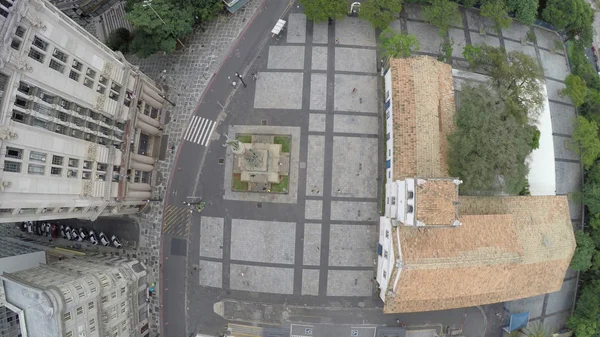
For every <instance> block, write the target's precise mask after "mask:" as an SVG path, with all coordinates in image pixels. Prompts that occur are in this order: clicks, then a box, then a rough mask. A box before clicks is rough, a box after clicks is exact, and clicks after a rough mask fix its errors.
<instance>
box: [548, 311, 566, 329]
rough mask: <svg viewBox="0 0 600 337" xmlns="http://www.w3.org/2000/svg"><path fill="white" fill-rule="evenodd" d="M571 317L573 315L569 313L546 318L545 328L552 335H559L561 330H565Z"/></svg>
mask: <svg viewBox="0 0 600 337" xmlns="http://www.w3.org/2000/svg"><path fill="white" fill-rule="evenodd" d="M570 316H571V314H570V313H569V312H568V311H567V312H561V313H560V314H556V315H552V316H550V317H546V318H544V327H545V328H546V329H548V331H549V332H550V333H557V332H558V331H560V330H561V329H564V328H565V326H566V325H567V321H568V320H569V317H570Z"/></svg>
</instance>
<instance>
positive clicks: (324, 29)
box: [312, 21, 329, 44]
mask: <svg viewBox="0 0 600 337" xmlns="http://www.w3.org/2000/svg"><path fill="white" fill-rule="evenodd" d="M328 30H329V23H328V22H327V21H326V22H313V41H312V42H313V44H314V43H319V44H326V43H327V42H329V31H328Z"/></svg>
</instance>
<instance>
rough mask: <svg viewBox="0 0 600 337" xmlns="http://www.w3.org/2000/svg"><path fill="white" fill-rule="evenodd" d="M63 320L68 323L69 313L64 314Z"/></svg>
mask: <svg viewBox="0 0 600 337" xmlns="http://www.w3.org/2000/svg"><path fill="white" fill-rule="evenodd" d="M63 319H64V320H65V321H68V320H70V319H71V312H66V313H65V314H64V315H63Z"/></svg>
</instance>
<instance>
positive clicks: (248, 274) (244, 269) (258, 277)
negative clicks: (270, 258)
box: [230, 264, 294, 294]
mask: <svg viewBox="0 0 600 337" xmlns="http://www.w3.org/2000/svg"><path fill="white" fill-rule="evenodd" d="M230 287H231V289H233V290H245V291H256V292H261V293H272V294H292V293H293V292H294V269H293V268H275V267H259V266H248V265H243V264H231V271H230Z"/></svg>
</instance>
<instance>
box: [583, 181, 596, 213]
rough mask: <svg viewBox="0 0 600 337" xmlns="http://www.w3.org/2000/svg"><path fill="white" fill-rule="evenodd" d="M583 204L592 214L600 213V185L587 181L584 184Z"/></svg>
mask: <svg viewBox="0 0 600 337" xmlns="http://www.w3.org/2000/svg"><path fill="white" fill-rule="evenodd" d="M583 204H584V205H586V206H587V208H588V211H590V213H592V214H600V185H599V184H594V183H589V182H586V183H585V184H584V185H583Z"/></svg>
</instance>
